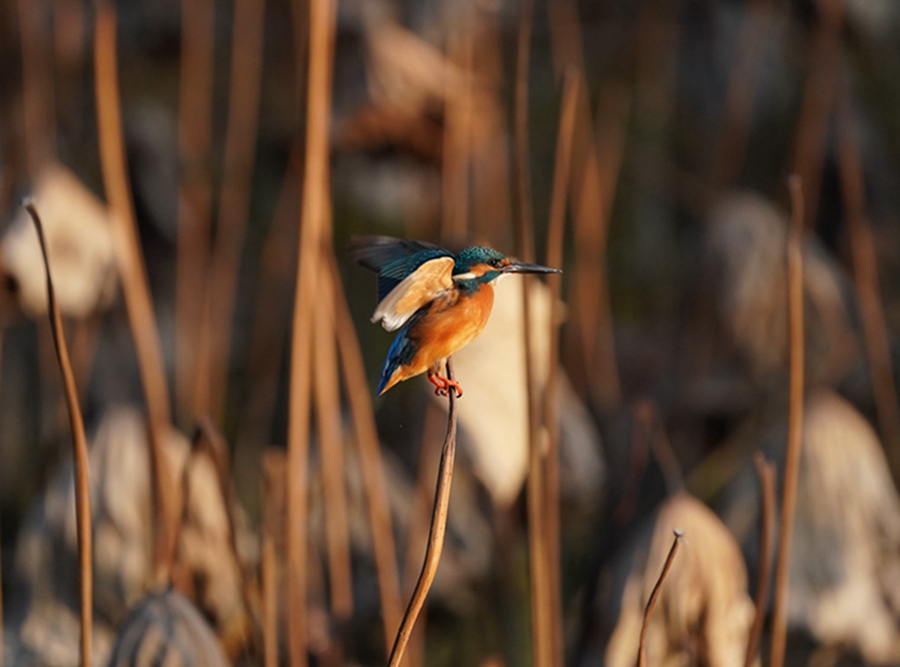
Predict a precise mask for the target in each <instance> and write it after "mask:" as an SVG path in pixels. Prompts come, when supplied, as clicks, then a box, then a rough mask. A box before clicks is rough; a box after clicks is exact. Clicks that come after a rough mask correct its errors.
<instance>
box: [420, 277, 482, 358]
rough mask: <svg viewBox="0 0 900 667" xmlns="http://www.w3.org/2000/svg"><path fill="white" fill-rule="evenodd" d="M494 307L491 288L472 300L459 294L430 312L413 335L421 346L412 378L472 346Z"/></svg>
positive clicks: (440, 300) (453, 294)
mask: <svg viewBox="0 0 900 667" xmlns="http://www.w3.org/2000/svg"><path fill="white" fill-rule="evenodd" d="M493 305H494V288H493V287H491V286H490V285H488V284H485V285H482V286H481V288H480V289H479V290H478V291H477V292H475V293H474V294H472V295H471V296H465V295H463V294H461V293H459V292H456V291H455V290H454V291H452V292H450V293H448V294H447V295H446V296H445V297H442V298H440V299H437V300H436V301H435V303H434V305H433V306H432V307H431V310H430V312H429V313H428V315H426V316H425V317H424V318H423V319H422V321H421V322H420V323H419V324H418V325H417V326H416V327H415V330H414V331H412V332H410V334H411V337H414V338H416V339H417V340H418V341H419V342H420V347H419V351H418V352H417V353H416V356H415V357H414V358H413V361H412V363H411V364H410V369H409V373H410V376H412V375H418V374H419V373H423V372H425V371H427V370H429V369H430V368H432V367H435V366H438V365H440V364H442V363H443V361H444V360H445V359H446V358H447V357H449V356H450V355H451V354H453V353H454V352H456V351H457V350H459V349H461V348H462V347H464V346H465V345H467V344H468V343H469V342H471V341H472V340H473V339H474V338H475V337H476V336H477V335H478V334H480V333H481V331H482V329H484V325H486V324H487V321H488V318H489V317H490V316H491V308H492V307H493Z"/></svg>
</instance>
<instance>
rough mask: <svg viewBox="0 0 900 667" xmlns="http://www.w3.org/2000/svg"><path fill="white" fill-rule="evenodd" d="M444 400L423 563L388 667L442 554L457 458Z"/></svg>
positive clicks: (452, 399) (452, 417)
mask: <svg viewBox="0 0 900 667" xmlns="http://www.w3.org/2000/svg"><path fill="white" fill-rule="evenodd" d="M447 377H448V378H449V379H451V380H452V379H453V368H452V365H451V363H450V359H447ZM447 400H448V401H449V407H450V411H449V414H448V416H447V435H446V436H445V437H444V444H443V446H442V448H441V463H440V467H439V468H438V479H437V487H436V488H435V492H434V508H433V509H432V512H431V526H430V528H429V531H428V545H427V547H426V548H425V560H424V562H423V563H422V572H421V573H420V574H419V580H418V581H417V582H416V588H415V590H414V591H413V594H412V597H411V598H410V600H409V605H408V606H407V607H406V612H405V613H404V614H403V620H402V621H401V622H400V628H399V629H398V630H397V636H396V638H395V639H394V646H393V648H392V649H391V655H390V658H389V659H388V667H398V665H399V664H400V661H401V660H402V659H403V652H404V650H405V649H406V644H407V643H408V642H409V638H410V635H411V634H412V631H413V628H414V627H415V625H416V618H418V616H419V612H420V611H421V610H422V606H423V605H424V604H425V598H426V596H427V595H428V591H429V590H430V589H431V584H432V583H433V582H434V576H435V574H437V569H438V565H440V562H441V552H442V551H443V549H444V533H445V532H446V530H447V514H448V511H449V508H450V486H451V484H452V482H453V463H454V461H455V459H456V394H455V393H454V392H453V391H450V392H449V395H448V399H447Z"/></svg>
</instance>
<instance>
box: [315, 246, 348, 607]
mask: <svg viewBox="0 0 900 667" xmlns="http://www.w3.org/2000/svg"><path fill="white" fill-rule="evenodd" d="M321 268H322V275H321V278H320V279H319V298H318V299H316V314H315V317H314V318H313V320H314V324H313V326H314V327H315V331H314V335H313V341H314V345H315V354H314V355H313V357H314V359H313V378H314V380H315V403H316V424H317V425H318V433H319V459H320V461H321V465H322V495H323V497H324V501H325V503H324V504H325V539H326V543H327V546H328V581H329V584H330V586H329V590H330V592H331V613H332V614H333V615H334V616H335V618H337V619H339V620H341V621H346V620H349V619H350V617H351V616H352V615H353V586H352V582H353V573H352V569H351V563H350V531H349V528H348V525H347V524H348V521H347V490H346V485H345V483H344V467H345V466H344V438H343V428H342V424H341V395H340V386H339V385H338V360H337V351H336V350H335V339H334V334H335V330H334V288H333V285H332V274H331V271H330V270H329V268H330V267H329V266H328V264H327V263H325V265H324V266H322V267H321Z"/></svg>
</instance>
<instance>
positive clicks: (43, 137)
mask: <svg viewBox="0 0 900 667" xmlns="http://www.w3.org/2000/svg"><path fill="white" fill-rule="evenodd" d="M43 9H44V6H43V4H42V3H38V2H33V1H32V0H19V2H18V10H19V39H20V40H21V47H22V106H23V110H22V111H23V113H22V119H23V121H24V127H23V128H22V129H23V130H24V131H23V134H22V137H23V139H24V143H25V162H26V165H27V167H28V173H29V176H30V177H31V178H35V177H36V176H37V174H38V171H39V170H40V168H41V167H42V166H44V165H45V164H46V163H47V161H48V160H51V159H53V158H54V157H55V155H56V119H55V115H56V114H55V102H54V94H53V61H52V58H51V53H50V46H49V45H50V43H51V40H50V36H49V35H48V34H47V30H46V29H45V25H46V21H45V20H44V19H45V17H44V15H43V11H42V10H43Z"/></svg>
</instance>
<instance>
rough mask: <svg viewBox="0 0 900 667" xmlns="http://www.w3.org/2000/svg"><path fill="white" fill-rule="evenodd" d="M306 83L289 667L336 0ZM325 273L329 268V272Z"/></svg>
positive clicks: (302, 593)
mask: <svg viewBox="0 0 900 667" xmlns="http://www.w3.org/2000/svg"><path fill="white" fill-rule="evenodd" d="M309 17H310V19H309V30H310V42H309V79H308V95H307V114H306V158H305V169H304V174H303V204H302V207H301V211H300V249H299V253H298V258H299V261H298V263H297V282H296V291H295V294H294V321H293V326H292V332H291V365H290V397H289V403H288V443H287V444H288V491H287V498H288V504H287V527H286V529H287V549H286V551H287V591H286V592H287V598H286V608H287V625H288V633H289V635H288V647H289V649H290V664H291V667H305V666H306V664H307V655H306V645H307V641H306V636H307V628H306V625H307V586H306V574H307V573H306V566H307V507H308V473H309V422H310V392H311V389H310V379H311V376H312V373H311V366H312V363H311V362H312V340H313V327H312V318H313V316H314V314H315V308H314V306H315V300H316V298H317V297H318V293H317V285H318V281H319V271H320V270H321V268H320V261H319V260H320V258H321V256H322V254H323V253H322V246H323V240H324V239H326V238H328V233H329V231H330V223H331V218H330V216H331V204H330V201H329V197H330V183H329V174H328V144H329V136H330V134H331V128H330V124H331V87H332V64H333V57H334V35H335V24H336V22H337V3H336V2H335V0H311V1H310V3H309ZM326 268H327V267H326Z"/></svg>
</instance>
